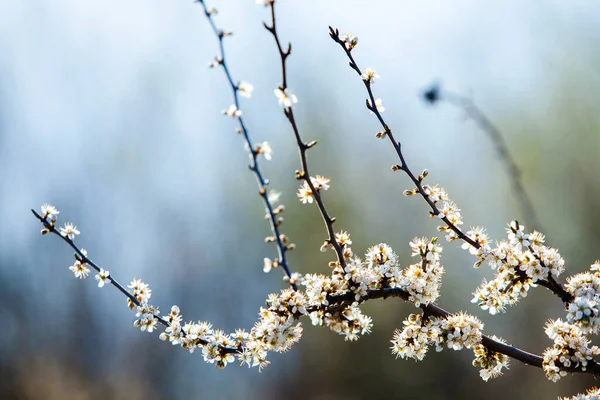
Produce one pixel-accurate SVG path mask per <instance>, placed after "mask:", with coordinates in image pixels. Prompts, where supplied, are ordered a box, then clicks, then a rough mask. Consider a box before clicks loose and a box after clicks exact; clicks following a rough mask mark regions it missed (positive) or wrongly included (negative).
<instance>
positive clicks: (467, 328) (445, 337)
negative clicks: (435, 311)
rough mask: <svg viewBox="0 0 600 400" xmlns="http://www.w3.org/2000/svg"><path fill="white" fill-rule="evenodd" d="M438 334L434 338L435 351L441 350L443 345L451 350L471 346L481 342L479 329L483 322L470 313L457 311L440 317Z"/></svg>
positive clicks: (469, 347) (481, 328)
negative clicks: (445, 316)
mask: <svg viewBox="0 0 600 400" xmlns="http://www.w3.org/2000/svg"><path fill="white" fill-rule="evenodd" d="M440 321H441V322H440V324H439V325H440V326H439V327H440V331H441V332H440V334H439V335H438V336H437V337H436V338H435V341H434V343H435V349H436V351H442V350H443V348H444V347H448V348H449V349H452V350H462V348H463V347H466V348H467V349H471V348H473V346H476V345H478V344H480V343H481V331H482V330H483V322H481V321H480V320H479V319H477V318H476V317H473V316H472V315H469V314H466V313H463V312H459V313H456V314H453V315H450V316H448V317H447V318H442V319H440Z"/></svg>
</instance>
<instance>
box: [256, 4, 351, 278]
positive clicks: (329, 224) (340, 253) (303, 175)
mask: <svg viewBox="0 0 600 400" xmlns="http://www.w3.org/2000/svg"><path fill="white" fill-rule="evenodd" d="M269 7H270V9H271V26H269V25H267V23H264V24H263V25H264V27H265V28H266V29H267V30H268V31H269V32H270V33H271V34H272V35H273V38H274V39H275V43H276V44H277V51H278V52H279V58H280V60H281V84H280V85H279V89H280V90H281V91H282V92H283V93H284V94H285V93H286V91H287V89H288V81H287V68H286V61H287V58H288V57H289V56H290V54H291V53H292V44H291V43H288V46H287V49H285V50H284V48H283V46H282V44H281V40H280V38H279V34H278V32H277V21H276V18H275V1H272V2H270V3H269ZM283 113H284V115H285V116H286V118H287V119H288V121H289V123H290V125H291V127H292V131H293V132H294V137H295V138H296V145H297V146H298V152H299V155H300V164H301V168H302V170H301V171H296V178H297V179H298V180H303V181H304V182H306V184H307V185H308V186H309V188H310V190H311V192H312V196H313V197H314V199H315V202H316V203H317V207H318V208H319V212H320V213H321V217H322V218H323V222H324V223H325V227H326V229H327V234H328V238H327V242H328V243H329V244H330V245H331V246H333V249H334V250H335V253H336V256H337V259H338V262H339V264H340V265H341V267H342V268H345V265H346V261H345V259H344V248H343V246H342V245H341V244H340V243H339V241H338V240H337V238H336V236H335V231H334V229H333V223H334V222H335V217H332V216H330V215H329V213H328V211H327V209H326V208H325V204H324V203H323V199H322V196H321V193H320V191H319V189H318V188H317V187H316V186H315V184H314V183H313V181H312V180H311V177H310V174H309V172H308V161H307V158H306V151H307V150H308V149H310V148H311V147H313V146H314V145H316V144H317V142H316V141H312V142H309V143H305V142H304V140H302V137H301V136H300V132H299V130H298V125H297V124H296V119H295V118H294V110H293V108H292V106H291V105H290V106H289V107H284V109H283Z"/></svg>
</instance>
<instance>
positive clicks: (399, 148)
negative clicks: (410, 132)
mask: <svg viewBox="0 0 600 400" xmlns="http://www.w3.org/2000/svg"><path fill="white" fill-rule="evenodd" d="M329 35H330V36H331V38H332V39H333V40H334V41H335V42H336V43H338V44H339V45H340V46H341V47H342V49H344V52H345V53H346V55H347V56H348V59H349V60H350V67H351V68H352V69H353V70H354V71H356V73H357V74H358V75H359V76H361V75H362V71H361V70H360V68H359V67H358V65H357V64H356V62H355V61H354V58H353V57H352V53H351V52H350V50H348V49H347V48H346V45H345V43H344V42H343V41H342V39H340V35H339V31H338V30H337V29H336V30H334V29H333V28H332V27H329ZM363 83H364V84H365V88H366V89H367V94H368V96H369V99H370V101H367V108H368V109H369V111H371V112H372V113H373V114H375V116H376V117H377V120H378V121H379V123H380V124H381V126H382V127H383V130H384V131H385V134H386V136H387V137H388V139H389V140H390V143H392V146H394V150H396V154H397V155H398V158H399V159H400V165H399V166H397V167H398V169H401V170H402V171H404V172H405V173H406V175H408V177H409V178H410V180H411V181H412V182H413V183H414V185H415V187H416V188H417V192H418V193H419V194H420V195H421V197H423V199H424V200H425V202H427V204H428V205H429V207H430V208H431V214H432V215H434V216H439V215H440V210H439V209H438V207H437V206H436V204H435V203H434V202H433V201H432V200H431V199H430V198H429V196H428V195H427V193H425V190H424V189H423V186H422V185H421V181H420V180H419V179H417V177H416V176H415V174H414V173H413V172H412V171H411V169H410V168H409V166H408V164H407V162H406V159H405V158H404V154H403V153H402V144H401V143H400V142H399V141H397V140H396V139H395V138H394V134H393V133H392V130H391V129H390V127H389V126H388V125H387V124H386V123H385V121H384V119H383V117H382V116H381V113H380V112H379V110H377V107H376V106H375V96H374V95H373V90H372V89H371V82H370V81H367V80H364V79H363ZM442 221H444V223H445V224H446V225H447V226H448V227H449V228H450V229H451V230H452V231H454V233H456V235H457V236H458V237H459V238H460V239H462V240H464V241H465V242H467V243H469V244H470V245H471V246H474V247H476V248H479V244H478V243H477V242H476V241H474V240H473V239H471V238H470V237H468V236H467V235H466V234H465V233H464V232H463V231H462V230H461V229H460V228H459V227H458V226H456V225H454V224H453V223H452V222H451V221H450V220H449V219H448V218H447V217H443V218H442Z"/></svg>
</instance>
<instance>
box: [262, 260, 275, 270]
mask: <svg viewBox="0 0 600 400" xmlns="http://www.w3.org/2000/svg"><path fill="white" fill-rule="evenodd" d="M272 268H273V261H271V259H270V258H268V257H265V260H264V266H263V271H265V273H268V272H269V271H271V269H272Z"/></svg>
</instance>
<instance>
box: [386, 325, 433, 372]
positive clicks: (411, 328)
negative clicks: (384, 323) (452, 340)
mask: <svg viewBox="0 0 600 400" xmlns="http://www.w3.org/2000/svg"><path fill="white" fill-rule="evenodd" d="M435 322H437V319H436V318H427V319H424V318H423V316H422V315H421V314H410V315H409V316H408V317H407V318H406V319H405V320H404V322H403V324H404V327H403V328H402V330H399V329H396V331H395V332H394V336H393V337H392V347H391V349H392V354H395V355H396V358H398V357H402V358H412V359H414V360H415V361H422V360H423V359H424V358H425V355H427V350H429V345H430V344H432V343H434V342H435V339H436V338H437V336H438V335H439V334H440V329H439V324H437V323H435Z"/></svg>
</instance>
